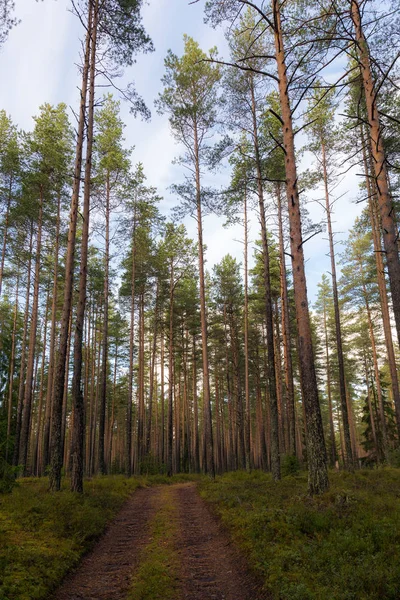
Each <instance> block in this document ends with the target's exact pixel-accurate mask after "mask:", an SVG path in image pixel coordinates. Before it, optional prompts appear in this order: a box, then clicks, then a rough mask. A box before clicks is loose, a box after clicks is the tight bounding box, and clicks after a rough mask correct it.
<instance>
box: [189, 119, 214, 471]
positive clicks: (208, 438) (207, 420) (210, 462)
mask: <svg viewBox="0 0 400 600" xmlns="http://www.w3.org/2000/svg"><path fill="white" fill-rule="evenodd" d="M194 145H195V148H194V152H195V155H196V165H195V170H196V204H197V232H198V243H199V249H198V250H199V276H200V277H199V278H200V319H201V343H202V353H203V402H204V454H205V464H204V466H203V468H204V470H205V472H206V473H209V474H210V475H211V476H212V477H215V465H214V443H213V431H212V413H211V397H210V374H209V361H208V347H207V342H208V331H207V310H206V289H205V280H204V245H203V220H202V210H201V187H200V164H199V145H198V140H197V126H195V129H194Z"/></svg>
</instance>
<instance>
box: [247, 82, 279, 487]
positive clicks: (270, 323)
mask: <svg viewBox="0 0 400 600" xmlns="http://www.w3.org/2000/svg"><path fill="white" fill-rule="evenodd" d="M250 90H251V106H252V118H253V143H254V152H255V157H256V172H257V193H258V206H259V212H260V223H261V238H262V248H263V263H264V289H265V321H266V327H267V353H268V362H267V379H268V396H269V401H270V403H271V406H270V417H271V471H272V477H273V478H274V480H275V481H278V480H279V479H280V478H281V465H280V456H279V423H278V393H277V387H276V369H275V347H274V319H273V311H272V294H271V272H270V264H269V263H270V258H269V243H268V233H267V223H266V218H265V206H264V191H263V184H262V167H261V157H260V150H259V143H258V128H257V115H256V103H255V95H254V85H253V81H252V80H251V82H250Z"/></svg>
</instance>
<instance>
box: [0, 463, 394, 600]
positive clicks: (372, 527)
mask: <svg viewBox="0 0 400 600" xmlns="http://www.w3.org/2000/svg"><path fill="white" fill-rule="evenodd" d="M330 482H331V485H330V489H329V490H328V491H327V492H326V493H324V494H322V495H321V496H315V497H312V498H311V497H309V496H308V494H307V473H305V472H300V473H298V474H292V475H290V476H286V477H284V478H283V479H282V481H279V482H273V481H272V478H271V476H270V474H266V473H262V472H260V471H254V472H252V473H245V472H241V471H238V472H234V473H227V474H225V475H222V476H218V477H216V479H215V480H210V479H209V478H206V477H201V476H193V475H178V476H174V477H173V478H167V477H165V476H152V477H147V478H146V477H140V478H135V477H132V478H130V479H127V478H125V477H123V476H106V477H95V478H93V479H92V480H87V481H85V493H84V494H83V495H80V494H73V493H71V492H70V491H69V490H68V481H67V480H65V481H64V482H63V490H62V491H61V492H58V493H54V494H52V493H49V492H48V481H47V479H45V478H43V479H39V480H38V479H33V478H32V479H25V480H21V482H20V483H19V484H18V485H17V486H16V487H15V488H14V489H13V491H12V493H10V494H2V495H0V600H44V599H46V600H95V599H96V600H161V599H162V600H202V599H206V600H261V599H263V600H264V599H267V598H268V599H271V598H273V599H274V600H399V598H400V551H399V548H400V469H394V468H379V469H373V470H372V469H370V470H366V469H364V470H361V471H357V472H355V473H347V472H344V471H341V472H330ZM162 484H168V485H162ZM82 557H83V558H82ZM60 582H62V583H61V585H60Z"/></svg>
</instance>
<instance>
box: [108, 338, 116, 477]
mask: <svg viewBox="0 0 400 600" xmlns="http://www.w3.org/2000/svg"><path fill="white" fill-rule="evenodd" d="M117 365H118V344H116V347H115V357H114V376H113V391H112V405H111V416H110V423H109V430H108V460H107V462H108V472H109V473H111V472H112V469H111V465H112V450H113V438H114V423H115V395H116V390H117Z"/></svg>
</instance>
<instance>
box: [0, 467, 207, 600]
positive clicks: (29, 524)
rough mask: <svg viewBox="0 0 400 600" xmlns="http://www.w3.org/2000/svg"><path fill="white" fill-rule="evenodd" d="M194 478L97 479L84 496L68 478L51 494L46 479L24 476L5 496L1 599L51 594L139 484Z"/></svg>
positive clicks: (0, 521) (0, 528) (0, 507)
mask: <svg viewBox="0 0 400 600" xmlns="http://www.w3.org/2000/svg"><path fill="white" fill-rule="evenodd" d="M192 479H196V477H191V476H188V475H179V476H175V477H172V478H167V477H164V476H154V477H148V478H144V477H142V478H137V477H132V478H131V479H127V478H125V477H123V476H107V477H96V478H93V479H92V480H89V481H85V493H84V494H83V495H80V494H76V493H72V492H70V491H69V490H68V485H69V484H68V482H67V481H66V482H64V484H63V489H62V491H61V492H57V493H50V492H49V491H48V479H47V478H42V479H34V478H28V479H22V480H21V481H20V483H19V484H18V485H17V486H16V487H15V488H14V489H13V491H12V493H11V494H4V495H0V600H39V599H44V598H48V597H49V594H51V591H52V590H53V589H54V588H55V587H56V586H57V585H58V584H59V583H60V581H61V580H62V578H63V577H64V575H65V574H66V573H67V572H68V571H69V570H70V569H71V568H72V567H74V566H75V565H76V563H77V562H78V561H79V559H80V558H81V556H82V555H83V554H84V553H85V552H87V551H88V550H89V549H90V548H91V546H92V545H93V543H94V542H95V541H96V540H97V539H98V537H99V536H100V535H101V533H102V532H103V531H104V529H105V527H106V525H107V523H108V522H109V521H110V520H111V519H112V518H113V516H114V515H115V514H116V513H117V511H118V510H119V509H120V507H121V506H122V504H123V502H124V501H125V500H126V499H127V498H128V497H129V495H130V494H131V493H132V492H133V491H134V490H135V489H136V488H138V487H141V486H147V485H157V484H162V483H178V482H181V481H188V480H192ZM50 597H51V596H50Z"/></svg>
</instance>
